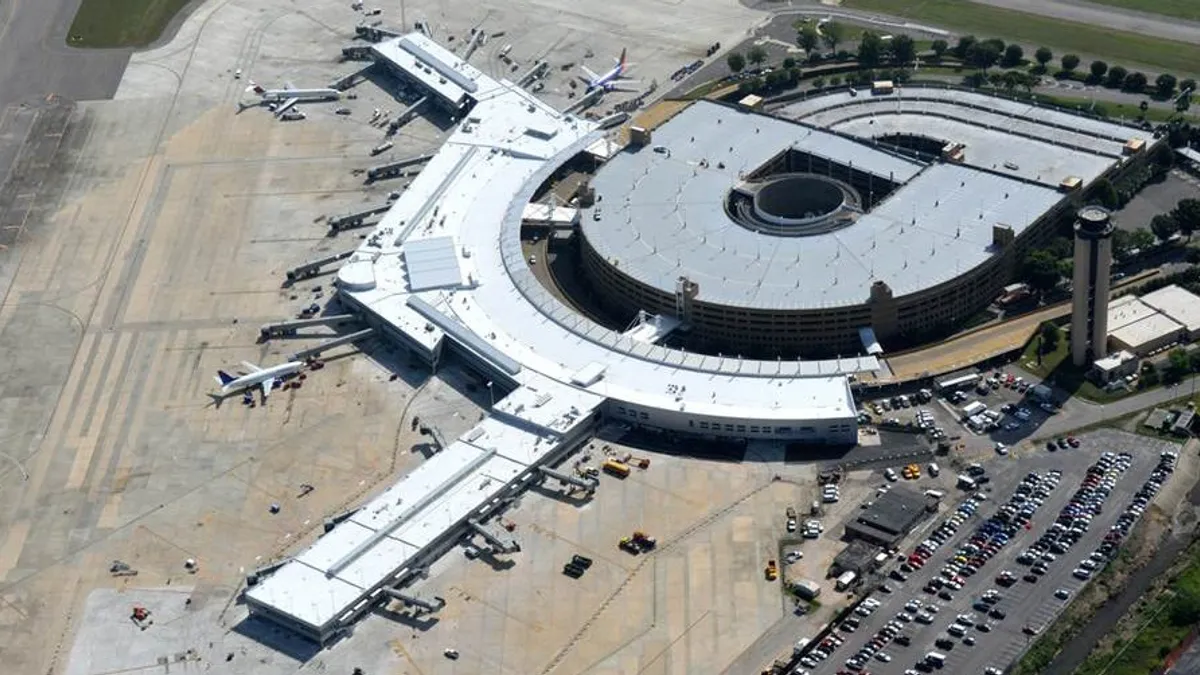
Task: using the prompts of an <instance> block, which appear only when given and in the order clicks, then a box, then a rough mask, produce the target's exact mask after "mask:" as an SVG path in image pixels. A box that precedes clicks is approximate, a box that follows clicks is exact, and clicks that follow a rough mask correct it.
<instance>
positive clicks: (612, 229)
mask: <svg viewBox="0 0 1200 675" xmlns="http://www.w3.org/2000/svg"><path fill="white" fill-rule="evenodd" d="M713 139H719V140H713ZM653 144H654V146H655V147H654V148H653V149H651V148H643V149H641V150H640V151H626V152H624V153H621V154H620V155H618V156H616V157H614V158H613V159H612V160H610V161H609V163H608V164H607V165H605V166H604V167H603V168H601V169H600V171H599V172H598V173H597V175H596V176H595V178H594V179H593V180H592V186H593V187H595V189H596V195H597V200H598V201H597V204H596V206H595V207H593V208H592V209H590V212H589V213H585V214H584V215H583V217H582V219H581V226H582V228H583V231H584V234H585V235H586V236H587V239H588V242H589V243H590V244H591V246H592V247H593V248H595V249H596V251H597V252H598V253H599V254H600V255H602V256H603V257H604V258H606V259H607V260H608V261H609V262H610V263H611V264H613V265H614V266H616V267H618V268H619V269H620V270H621V272H622V273H624V274H626V275H629V276H631V277H633V278H635V279H637V280H638V281H640V282H642V283H644V284H647V285H649V286H652V287H655V288H658V289H660V290H662V291H663V292H665V293H674V289H675V283H676V280H677V279H678V278H679V277H680V276H686V277H688V278H689V279H691V280H692V281H694V282H697V283H698V284H699V286H700V294H699V296H698V298H699V299H700V300H702V301H704V302H709V303H714V304H720V305H728V306H734V307H750V308H755V309H765V310H804V309H821V308H833V307H842V306H853V305H858V304H862V303H864V302H866V301H867V298H868V295H869V292H870V286H871V284H872V283H873V282H875V281H883V282H885V283H887V284H888V286H889V287H890V288H891V289H892V292H893V294H894V295H896V296H903V295H909V294H912V293H917V292H920V291H922V290H924V289H927V288H931V287H933V286H937V285H938V284H941V283H944V282H947V281H949V280H951V279H953V278H955V277H957V276H959V275H960V274H964V273H966V272H967V271H969V270H971V269H972V268H974V267H976V266H978V265H980V264H981V263H983V262H985V261H986V260H987V259H988V258H989V257H991V256H992V255H994V254H995V250H994V249H993V248H992V234H993V233H992V228H993V226H995V225H1007V226H1009V227H1011V228H1012V229H1013V230H1014V232H1015V233H1016V234H1020V233H1021V232H1022V231H1023V230H1025V229H1026V228H1027V227H1029V226H1030V225H1032V224H1033V223H1034V222H1036V221H1037V219H1038V218H1039V217H1040V216H1041V215H1042V214H1044V213H1045V212H1046V211H1048V210H1050V208H1051V207H1053V206H1054V205H1055V204H1056V203H1057V202H1058V201H1059V200H1060V199H1062V195H1061V194H1059V193H1058V192H1057V190H1055V189H1053V188H1051V187H1048V186H1045V185H1038V184H1034V183H1030V182H1024V181H1020V180H1016V179H1014V178H1010V177H1008V176H1004V175H1001V174H997V173H993V172H988V171H980V170H977V169H973V168H970V167H966V166H961V165H956V164H935V165H930V166H925V165H923V164H919V163H917V162H914V161H912V160H909V159H905V158H901V157H899V156H897V155H894V154H892V153H890V152H887V151H884V150H883V149H880V148H878V147H877V146H874V145H869V144H867V143H864V142H862V141H859V140H855V139H851V138H849V137H845V136H840V135H837V134H834V133H830V132H827V131H823V130H819V129H813V128H809V127H807V126H803V125H801V124H797V123H794V122H789V121H786V120H781V119H776V118H773V117H766V116H762V115H755V114H748V113H745V112H741V111H738V110H734V109H731V108H729V107H726V106H722V105H718V104H715V103H709V102H700V103H696V104H694V105H692V106H691V107H690V108H688V109H687V110H684V111H683V112H681V113H680V114H679V115H677V116H676V117H675V118H673V119H672V120H671V121H669V122H667V123H666V124H665V125H664V126H662V127H660V128H659V129H657V130H655V132H654V136H653ZM718 144H719V145H718ZM788 147H794V148H796V149H798V150H802V151H804V152H808V153H811V154H814V155H818V156H822V157H828V158H833V159H835V160H836V161H838V162H841V163H843V164H848V165H852V166H853V167H854V168H855V169H858V170H862V171H866V172H868V173H872V174H875V175H878V176H881V177H883V178H888V177H891V179H892V180H894V181H896V182H901V183H903V185H902V186H901V187H899V188H898V189H897V190H896V191H895V192H893V193H892V194H891V195H890V196H888V197H887V198H886V199H885V200H884V201H882V202H881V203H879V204H877V205H876V206H875V208H874V209H872V210H871V211H870V212H869V213H866V214H863V215H862V216H860V217H859V218H858V221H857V222H856V223H855V224H853V225H850V226H848V227H845V228H842V229H838V230H835V231H833V232H829V233H826V234H819V235H813V236H807V237H777V236H771V235H768V234H760V233H758V232H754V231H751V230H749V229H747V228H745V227H743V226H742V225H740V224H738V223H737V222H735V221H734V220H732V219H731V218H730V217H729V215H728V214H727V212H726V211H725V209H724V207H723V202H724V199H725V197H726V194H727V193H728V191H729V190H730V188H732V187H733V186H734V185H735V184H736V183H737V182H738V180H739V178H740V176H741V175H743V174H744V173H747V172H749V171H751V170H753V169H755V168H757V167H759V166H760V165H762V164H763V163H765V162H766V161H767V160H769V159H771V158H772V157H774V156H775V155H777V154H779V153H780V152H781V151H783V150H784V149H786V148H788ZM1110 163H1111V162H1110ZM722 164H723V165H724V168H720V167H721V165H722ZM1056 182H1057V181H1056Z"/></svg>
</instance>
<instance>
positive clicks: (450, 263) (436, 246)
mask: <svg viewBox="0 0 1200 675" xmlns="http://www.w3.org/2000/svg"><path fill="white" fill-rule="evenodd" d="M404 265H405V267H406V268H407V271H408V287H409V290H412V291H426V290H429V289H431V288H445V287H447V286H460V285H462V270H460V269H459V267H458V254H457V253H456V252H455V250H454V238H453V237H431V238H429V239H419V240H416V241H410V242H408V244H407V245H406V246H405V247H404Z"/></svg>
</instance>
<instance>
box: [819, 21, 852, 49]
mask: <svg viewBox="0 0 1200 675" xmlns="http://www.w3.org/2000/svg"><path fill="white" fill-rule="evenodd" d="M845 34H846V32H845V29H844V28H842V24H840V23H834V22H833V21H827V22H825V25H823V26H821V41H822V42H824V43H825V46H826V47H829V51H831V52H833V51H837V46H838V44H840V43H841V41H842V36H843V35H845Z"/></svg>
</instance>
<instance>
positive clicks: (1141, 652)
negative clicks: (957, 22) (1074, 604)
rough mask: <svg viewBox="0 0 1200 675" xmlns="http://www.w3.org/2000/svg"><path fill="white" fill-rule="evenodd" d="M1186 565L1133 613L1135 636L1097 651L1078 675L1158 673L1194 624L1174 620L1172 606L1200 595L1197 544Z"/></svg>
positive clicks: (1185, 557) (1080, 667)
mask: <svg viewBox="0 0 1200 675" xmlns="http://www.w3.org/2000/svg"><path fill="white" fill-rule="evenodd" d="M1180 557H1181V558H1182V559H1184V560H1187V561H1188V562H1187V563H1186V566H1185V567H1184V568H1183V569H1182V570H1179V571H1178V576H1176V577H1175V578H1174V579H1170V578H1169V577H1168V579H1169V581H1168V583H1167V587H1166V588H1165V589H1164V590H1163V591H1162V592H1161V593H1160V594H1159V595H1158V596H1157V597H1154V598H1147V599H1146V600H1147V601H1146V602H1145V603H1144V604H1142V605H1140V606H1139V607H1138V609H1137V610H1135V611H1134V612H1133V613H1132V616H1131V617H1130V618H1132V622H1130V624H1131V625H1133V626H1135V627H1137V628H1135V631H1136V632H1135V633H1134V634H1133V635H1132V636H1129V637H1128V638H1126V639H1123V640H1120V641H1117V642H1116V643H1115V644H1112V645H1110V646H1109V648H1108V649H1099V650H1096V651H1093V652H1092V653H1091V655H1090V656H1088V659H1087V660H1086V661H1084V662H1083V665H1081V666H1079V668H1078V669H1076V670H1075V673H1076V675H1101V674H1102V673H1105V674H1107V675H1142V674H1144V673H1151V672H1156V669H1157V668H1158V666H1161V665H1162V663H1163V658H1164V657H1165V656H1166V655H1167V654H1168V653H1169V652H1170V651H1171V649H1172V648H1173V647H1175V645H1177V644H1179V643H1180V641H1181V640H1183V638H1184V637H1186V636H1187V634H1188V632H1190V630H1191V628H1192V626H1191V625H1190V624H1184V625H1179V624H1177V623H1176V622H1174V621H1172V618H1173V617H1172V612H1171V606H1172V604H1173V603H1174V602H1175V601H1176V600H1175V598H1176V597H1177V596H1179V595H1183V596H1189V597H1196V595H1197V594H1200V548H1198V547H1197V545H1195V544H1193V545H1192V546H1191V547H1190V548H1189V550H1188V551H1186V552H1185V554H1184V555H1182V556H1180Z"/></svg>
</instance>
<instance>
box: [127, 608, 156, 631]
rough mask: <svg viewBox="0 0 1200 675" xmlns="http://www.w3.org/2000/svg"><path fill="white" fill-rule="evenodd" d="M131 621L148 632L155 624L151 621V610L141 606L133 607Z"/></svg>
mask: <svg viewBox="0 0 1200 675" xmlns="http://www.w3.org/2000/svg"><path fill="white" fill-rule="evenodd" d="M129 620H130V621H132V622H133V624H134V625H135V626H137V627H138V628H141V629H142V630H146V629H147V628H149V627H150V626H152V625H153V624H154V621H152V620H151V619H150V610H148V609H146V608H145V607H142V606H141V605H134V606H133V612H131V613H130V615H129Z"/></svg>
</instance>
